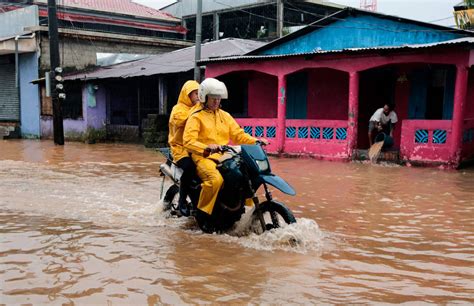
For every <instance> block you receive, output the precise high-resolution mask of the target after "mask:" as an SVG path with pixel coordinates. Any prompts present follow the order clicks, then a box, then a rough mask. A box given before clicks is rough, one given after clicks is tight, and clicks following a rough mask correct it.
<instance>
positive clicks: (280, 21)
mask: <svg viewBox="0 0 474 306" xmlns="http://www.w3.org/2000/svg"><path fill="white" fill-rule="evenodd" d="M283 16H284V14H283V0H277V18H276V19H277V35H278V37H279V38H280V37H282V36H283Z"/></svg>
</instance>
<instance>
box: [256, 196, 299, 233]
mask: <svg viewBox="0 0 474 306" xmlns="http://www.w3.org/2000/svg"><path fill="white" fill-rule="evenodd" d="M260 211H261V212H262V215H263V219H264V221H265V231H269V230H272V229H275V228H283V227H285V226H287V225H289V224H292V223H296V218H295V216H294V215H293V213H292V212H291V210H290V209H289V208H288V207H286V206H285V205H284V204H282V203H279V202H276V201H266V202H263V203H261V204H260ZM252 227H253V229H254V231H255V232H256V233H257V234H262V233H263V232H264V230H263V228H262V225H261V223H260V219H259V217H258V215H257V212H254V217H253V222H252Z"/></svg>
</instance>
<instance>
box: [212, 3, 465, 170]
mask: <svg viewBox="0 0 474 306" xmlns="http://www.w3.org/2000/svg"><path fill="white" fill-rule="evenodd" d="M473 47H474V37H473V34H472V33H471V32H466V31H460V30H454V29H451V28H445V27H441V26H437V25H432V24H426V23H422V22H417V21H412V20H406V19H401V18H398V17H393V16H386V15H382V14H377V13H371V12H365V11H359V10H356V9H349V8H348V9H345V10H343V11H341V12H339V13H337V14H334V15H331V16H329V17H327V18H324V19H322V20H320V21H318V22H315V23H313V24H311V25H310V26H308V27H306V28H304V29H302V30H300V31H298V32H295V33H292V34H290V35H287V36H285V37H283V38H281V39H279V40H277V41H274V42H272V43H270V44H267V45H265V46H263V47H261V48H259V49H257V50H255V51H253V52H251V53H249V54H247V55H245V56H238V57H230V58H225V59H215V60H207V61H204V62H203V63H205V64H206V77H216V78H218V79H221V80H222V81H224V82H225V83H226V84H227V85H228V89H229V96H230V97H229V101H228V102H224V108H227V110H228V111H230V112H231V113H232V114H234V116H235V117H237V118H238V119H237V120H238V122H239V123H240V124H241V126H242V127H243V128H244V129H245V130H246V131H247V132H248V133H250V134H252V135H254V136H261V137H266V138H268V139H269V140H270V141H271V144H270V146H269V147H268V148H267V149H268V151H269V152H275V153H276V152H278V153H288V154H307V155H311V156H314V157H316V158H323V159H328V160H350V159H352V158H354V157H355V156H356V153H357V150H363V149H367V148H368V136H367V132H368V121H369V118H370V116H371V115H372V113H373V112H374V111H375V110H376V109H377V108H379V107H382V106H383V104H384V103H387V102H390V103H395V104H396V108H395V111H396V112H397V115H398V118H399V122H398V123H397V126H396V128H395V133H394V141H395V145H394V148H395V149H396V150H398V151H399V155H400V158H401V159H402V160H404V161H409V162H412V163H420V164H433V165H440V164H443V165H447V166H449V167H458V166H459V165H460V163H461V162H463V161H467V160H469V159H472V158H473V157H474V72H473V71H474V69H473V68H472V65H473V64H474V50H473Z"/></svg>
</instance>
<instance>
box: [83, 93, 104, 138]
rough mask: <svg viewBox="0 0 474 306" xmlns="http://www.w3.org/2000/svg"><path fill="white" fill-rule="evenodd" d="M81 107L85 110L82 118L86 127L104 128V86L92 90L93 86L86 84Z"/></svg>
mask: <svg viewBox="0 0 474 306" xmlns="http://www.w3.org/2000/svg"><path fill="white" fill-rule="evenodd" d="M93 95H95V106H92V105H93V103H92V102H93ZM82 105H83V109H84V110H85V113H84V118H85V120H86V122H87V126H88V127H91V128H94V129H101V128H104V127H105V122H106V90H105V87H104V86H100V85H99V86H98V89H97V90H96V89H94V86H93V84H86V86H84V89H83V91H82Z"/></svg>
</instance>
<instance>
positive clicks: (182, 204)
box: [178, 197, 190, 217]
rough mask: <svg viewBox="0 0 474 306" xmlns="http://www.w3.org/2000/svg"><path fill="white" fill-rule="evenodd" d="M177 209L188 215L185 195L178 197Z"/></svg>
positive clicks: (183, 214)
mask: <svg viewBox="0 0 474 306" xmlns="http://www.w3.org/2000/svg"><path fill="white" fill-rule="evenodd" d="M178 209H179V212H180V213H181V215H182V216H185V217H189V216H190V213H189V209H188V202H187V200H186V197H179V202H178Z"/></svg>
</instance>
